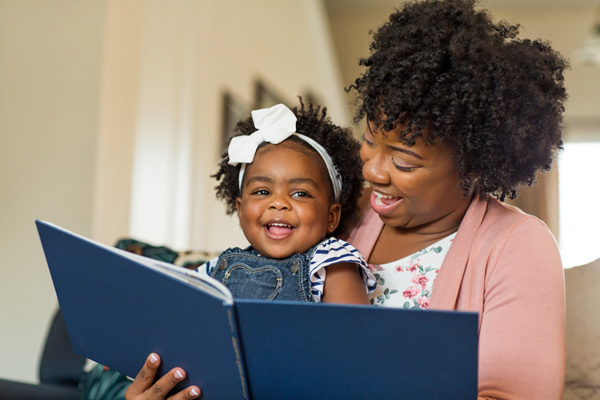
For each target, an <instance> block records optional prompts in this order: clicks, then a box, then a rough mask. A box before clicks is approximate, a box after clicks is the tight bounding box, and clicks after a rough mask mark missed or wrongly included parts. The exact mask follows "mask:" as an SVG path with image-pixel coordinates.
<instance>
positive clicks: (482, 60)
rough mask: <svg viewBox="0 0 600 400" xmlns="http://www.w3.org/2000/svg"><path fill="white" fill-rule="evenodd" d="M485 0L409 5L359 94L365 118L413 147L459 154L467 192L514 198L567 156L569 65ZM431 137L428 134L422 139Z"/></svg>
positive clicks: (393, 22)
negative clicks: (480, 6)
mask: <svg viewBox="0 0 600 400" xmlns="http://www.w3.org/2000/svg"><path fill="white" fill-rule="evenodd" d="M475 5H476V0H424V1H414V0H413V1H411V2H409V3H406V4H405V5H404V6H403V8H402V9H400V10H396V12H395V13H393V14H392V15H391V16H390V18H389V21H388V22H386V23H385V24H384V25H383V26H382V27H380V28H379V30H378V31H376V32H375V34H374V37H373V42H372V43H371V46H370V50H371V55H370V57H368V58H364V59H361V60H360V62H359V63H360V65H363V66H366V67H367V69H366V72H365V73H364V74H363V75H361V76H360V77H359V78H358V79H356V80H355V82H354V84H353V85H351V86H350V87H349V88H347V91H351V90H353V89H354V90H355V92H356V96H357V101H358V105H359V106H358V110H357V113H356V115H355V122H358V121H360V120H361V119H362V118H364V117H365V116H366V117H367V119H368V120H370V121H371V122H373V123H374V124H375V125H376V126H379V127H381V128H383V129H384V130H385V131H390V130H392V129H394V128H395V127H396V126H398V125H399V124H400V125H406V127H407V128H406V129H404V130H403V131H402V132H401V133H400V135H401V140H403V141H404V142H405V143H406V144H407V145H413V144H414V142H415V139H416V138H418V137H424V139H425V140H426V142H428V143H435V142H438V141H439V142H445V143H448V144H450V145H451V147H452V148H453V150H454V158H455V164H456V167H457V169H458V173H459V177H460V184H461V187H462V188H463V189H465V192H466V191H468V190H469V189H470V187H471V186H472V183H471V182H475V181H476V182H477V187H478V189H477V190H478V191H479V193H480V194H486V193H489V194H493V195H495V196H496V197H497V198H499V199H500V200H504V198H505V197H506V196H509V197H510V198H514V197H515V196H516V189H517V188H518V187H519V186H520V185H521V184H527V185H531V184H532V183H533V182H534V180H535V177H536V174H537V172H538V171H540V170H549V169H550V168H551V165H552V161H553V159H554V156H555V154H556V152H557V151H558V150H559V149H561V148H562V118H563V117H562V114H563V111H564V102H565V100H566V98H567V94H566V90H565V87H564V77H563V71H564V70H565V69H566V68H568V63H567V61H566V60H565V59H564V58H563V57H562V56H561V55H560V54H558V53H557V52H555V51H554V50H552V49H551V47H550V45H549V44H548V43H547V42H544V41H540V40H533V41H532V40H528V39H519V38H517V35H518V33H519V26H518V25H516V26H513V25H510V24H508V23H507V22H504V21H503V22H500V23H497V24H495V23H493V22H492V21H491V17H490V16H489V15H488V13H487V12H486V11H477V10H475V8H474V7H475ZM422 130H424V132H426V133H427V134H426V135H423V132H422Z"/></svg>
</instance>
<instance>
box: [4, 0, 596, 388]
mask: <svg viewBox="0 0 600 400" xmlns="http://www.w3.org/2000/svg"><path fill="white" fill-rule="evenodd" d="M400 3H401V0H396V1H391V0H368V1H367V0H252V1H248V0H227V1H220V0H171V1H168V2H167V1H162V0H146V1H142V0H0V135H1V136H0V138H1V139H0V140H1V141H0V339H1V340H0V378H5V379H16V380H22V381H27V382H36V380H37V368H38V361H39V357H40V352H41V348H42V346H43V341H44V339H45V335H46V330H47V327H48V323H49V320H50V318H51V317H52V315H53V314H54V312H55V311H56V309H57V307H58V303H57V301H56V295H55V293H54V289H53V286H52V282H51V279H50V275H49V273H48V270H47V267H46V264H45V259H44V256H43V252H42V249H41V246H40V243H39V239H38V237H37V233H36V230H35V226H34V219H35V218H38V219H44V220H48V221H50V222H53V223H56V224H58V225H61V226H63V227H66V228H68V229H71V230H74V231H75V232H77V233H80V234H82V235H84V236H88V237H92V238H94V239H96V240H99V241H101V242H103V243H106V244H109V245H113V244H115V243H116V241H117V240H118V239H120V238H124V237H129V238H136V239H138V240H141V241H145V242H148V243H152V244H156V245H166V246H169V247H171V248H173V249H175V250H178V251H179V250H188V249H193V250H206V251H218V250H220V249H224V248H226V247H228V246H231V245H240V246H241V245H243V244H244V243H245V239H244V238H243V236H242V234H241V231H240V229H239V227H238V224H237V220H236V218H235V217H227V216H225V212H224V210H225V208H224V206H223V205H222V204H221V203H219V202H218V201H217V200H216V199H215V196H214V190H213V187H214V186H215V183H214V181H213V180H212V179H211V178H210V175H211V174H212V173H214V171H215V170H216V166H217V163H218V161H219V158H220V154H221V152H222V150H223V148H224V143H225V141H226V140H227V137H228V136H229V135H230V134H231V129H232V125H233V124H234V123H235V121H237V120H238V119H240V118H246V117H247V116H249V111H250V110H251V109H254V108H258V107H265V106H270V105H273V104H275V103H276V102H284V103H286V104H288V105H295V104H297V96H298V95H301V96H303V98H304V99H305V100H309V101H313V102H316V103H321V104H324V105H326V106H327V107H328V109H329V112H330V115H331V117H332V118H333V120H334V121H335V122H337V123H339V124H341V125H345V126H351V125H352V115H353V108H352V97H350V96H349V95H347V94H346V93H345V92H344V87H347V86H348V85H350V84H351V83H352V82H353V80H354V79H355V78H356V77H357V76H358V75H359V74H360V73H361V69H360V68H359V66H358V59H359V58H360V57H363V56H366V55H368V44H369V42H370V34H369V31H370V30H372V29H376V28H377V27H378V26H380V25H381V24H382V23H383V22H385V20H386V19H387V16H388V15H389V14H390V12H391V11H392V10H393V9H394V7H396V6H398V5H399V4H400ZM481 6H482V7H485V8H488V9H489V10H490V11H491V13H492V15H493V17H494V19H496V20H499V19H506V20H508V21H509V22H513V23H520V24H521V25H522V34H521V36H522V37H527V38H544V39H547V40H549V41H550V42H551V43H552V45H553V46H554V47H555V48H556V49H558V50H559V51H561V52H562V53H563V54H564V55H565V56H566V57H567V58H569V59H570V60H571V67H572V68H571V70H570V71H568V72H567V74H566V81H567V87H568V90H569V94H570V98H569V101H568V103H567V110H566V113H565V141H566V144H565V150H564V152H563V153H562V154H561V156H560V159H559V162H558V164H557V166H556V167H555V168H554V169H553V170H552V171H551V172H550V173H547V174H544V175H543V176H542V177H540V178H539V179H538V184H536V186H535V187H533V188H529V189H527V190H524V191H523V193H522V196H521V198H520V199H519V201H518V202H517V204H518V205H519V206H520V207H522V208H523V209H524V210H525V211H527V212H530V213H533V214H535V215H537V216H539V217H540V218H542V219H543V220H544V221H545V222H546V223H547V224H548V226H549V227H550V228H551V230H552V231H553V233H554V235H555V236H556V237H557V239H558V241H559V245H560V247H561V251H562V253H563V260H564V264H565V267H571V266H574V265H579V264H583V263H586V262H588V261H591V260H592V259H595V258H598V257H600V255H599V254H598V253H599V248H600V246H598V238H599V235H598V233H597V231H598V226H600V212H599V211H598V206H597V204H596V203H597V201H598V200H597V199H598V198H599V197H600V193H599V192H600V189H599V187H600V185H599V184H598V181H599V180H598V176H599V175H600V166H599V164H598V162H597V160H598V159H599V154H600V0H486V1H482V2H481ZM354 129H355V131H356V135H357V137H360V135H361V134H362V132H361V126H360V125H359V126H355V127H354ZM107 295H110V294H107ZM98 301H102V299H98Z"/></svg>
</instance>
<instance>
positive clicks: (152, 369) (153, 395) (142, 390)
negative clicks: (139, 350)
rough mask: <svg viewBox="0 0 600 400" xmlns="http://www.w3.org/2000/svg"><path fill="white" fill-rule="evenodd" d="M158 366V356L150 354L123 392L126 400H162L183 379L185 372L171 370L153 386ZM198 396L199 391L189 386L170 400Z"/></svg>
mask: <svg viewBox="0 0 600 400" xmlns="http://www.w3.org/2000/svg"><path fill="white" fill-rule="evenodd" d="M159 365H160V357H159V356H158V354H155V353H152V354H150V355H149V356H148V358H147V359H146V362H145V363H144V366H143V367H142V369H140V372H138V374H137V376H136V377H135V380H134V381H133V382H132V383H131V385H130V386H129V388H128V389H127V391H126V392H125V398H126V399H127V400H162V399H166V398H167V397H166V396H167V395H168V394H169V392H170V391H171V389H173V388H174V387H175V385H177V384H178V383H179V382H181V381H182V380H183V379H184V378H185V371H184V370H183V369H181V368H173V369H172V370H170V371H169V372H167V373H166V374H165V375H164V376H162V377H161V378H160V379H159V380H157V381H156V382H155V383H154V384H152V382H154V377H155V376H156V371H157V370H158V366H159ZM199 396H200V389H199V388H198V387H197V386H193V385H192V386H190V387H188V388H186V389H184V390H182V391H180V392H178V393H176V394H174V395H173V396H171V397H169V399H171V400H184V399H196V398H198V397H199Z"/></svg>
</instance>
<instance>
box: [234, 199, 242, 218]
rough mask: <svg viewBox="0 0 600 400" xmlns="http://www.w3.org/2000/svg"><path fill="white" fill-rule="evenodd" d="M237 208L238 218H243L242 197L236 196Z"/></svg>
mask: <svg viewBox="0 0 600 400" xmlns="http://www.w3.org/2000/svg"><path fill="white" fill-rule="evenodd" d="M235 208H236V209H237V216H238V220H241V219H242V198H241V197H236V198H235Z"/></svg>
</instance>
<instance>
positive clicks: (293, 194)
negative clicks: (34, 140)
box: [292, 190, 310, 197]
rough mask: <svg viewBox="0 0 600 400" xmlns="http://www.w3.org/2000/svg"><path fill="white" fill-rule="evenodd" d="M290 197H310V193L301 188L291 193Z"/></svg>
mask: <svg viewBox="0 0 600 400" xmlns="http://www.w3.org/2000/svg"><path fill="white" fill-rule="evenodd" d="M292 197H310V194H309V193H308V192H305V191H303V190H298V191H297V192H294V193H292Z"/></svg>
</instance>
